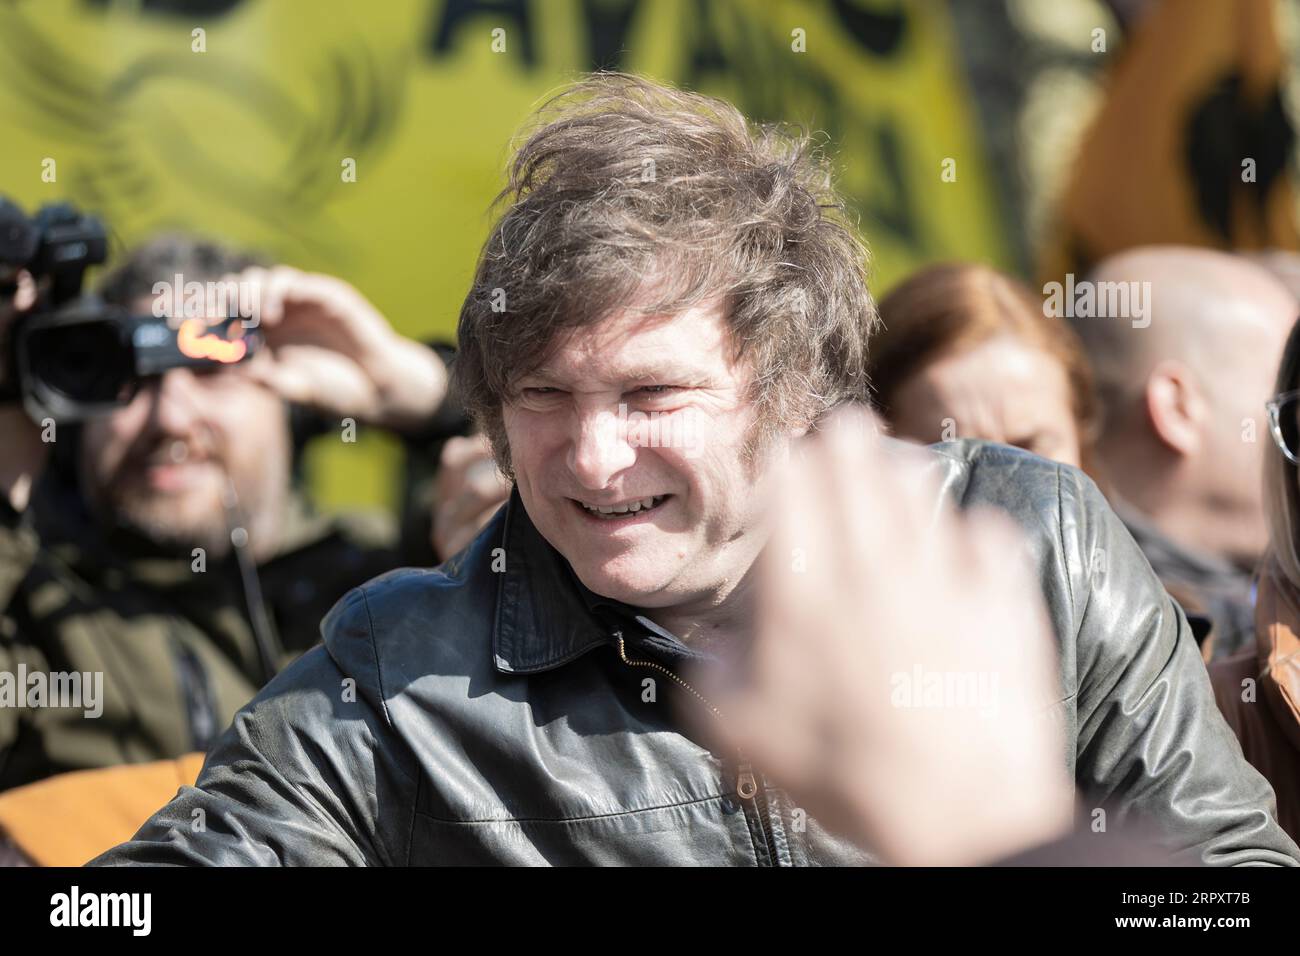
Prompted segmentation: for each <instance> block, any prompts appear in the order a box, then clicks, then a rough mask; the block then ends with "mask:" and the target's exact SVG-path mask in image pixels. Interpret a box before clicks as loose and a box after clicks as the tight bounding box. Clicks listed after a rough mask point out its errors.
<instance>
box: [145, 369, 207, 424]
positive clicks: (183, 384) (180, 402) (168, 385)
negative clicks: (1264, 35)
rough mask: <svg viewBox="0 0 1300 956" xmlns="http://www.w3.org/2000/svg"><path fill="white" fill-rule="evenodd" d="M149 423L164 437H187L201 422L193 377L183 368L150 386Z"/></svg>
mask: <svg viewBox="0 0 1300 956" xmlns="http://www.w3.org/2000/svg"><path fill="white" fill-rule="evenodd" d="M150 387H151V388H152V389H153V419H154V421H155V423H156V424H157V427H158V430H159V431H161V432H163V433H165V434H168V435H178V436H179V435H188V434H189V433H191V432H193V431H194V430H195V429H197V428H198V427H199V426H200V425H201V423H202V422H203V413H204V409H203V401H202V399H203V396H202V389H201V388H200V387H199V382H198V379H197V377H196V376H195V375H194V373H193V372H191V371H190V370H189V369H186V368H174V369H171V370H169V371H167V372H164V373H163V374H162V376H161V377H160V378H158V379H156V380H155V381H154V382H152V383H151V385H150Z"/></svg>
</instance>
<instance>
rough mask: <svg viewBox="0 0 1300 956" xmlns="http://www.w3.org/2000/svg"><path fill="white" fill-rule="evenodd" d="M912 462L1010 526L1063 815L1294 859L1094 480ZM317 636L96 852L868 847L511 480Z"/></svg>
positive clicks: (202, 855) (342, 608) (337, 858)
mask: <svg viewBox="0 0 1300 956" xmlns="http://www.w3.org/2000/svg"><path fill="white" fill-rule="evenodd" d="M930 460H931V461H932V463H933V467H935V468H936V469H938V470H939V471H940V473H941V476H942V480H943V484H944V486H945V489H946V491H947V493H948V494H950V495H952V497H953V498H954V499H955V500H956V501H957V502H958V503H959V504H960V505H961V506H963V507H966V506H970V505H975V504H988V505H994V506H997V507H1000V508H1003V509H1005V510H1006V511H1007V512H1009V513H1010V514H1011V515H1012V516H1013V517H1014V518H1015V519H1016V520H1017V521H1018V522H1019V523H1020V524H1021V525H1022V526H1023V528H1024V529H1025V531H1026V532H1027V533H1028V535H1029V538H1030V540H1031V543H1032V546H1033V549H1034V555H1035V558H1036V562H1037V568H1038V576H1039V580H1040V583H1041V586H1042V590H1043V594H1044V596H1045V598H1046V602H1047V606H1048V608H1049V611H1050V615H1051V621H1052V624H1053V626H1054V629H1055V632H1056V637H1057V639H1058V641H1059V644H1060V701H1059V702H1058V703H1057V704H1056V713H1055V714H1054V715H1053V716H1055V717H1056V718H1058V719H1059V720H1060V721H1061V722H1062V723H1063V725H1064V726H1065V728H1066V732H1067V740H1068V747H1067V752H1066V753H1064V754H1062V758H1063V759H1064V760H1065V761H1066V763H1067V764H1068V766H1069V768H1070V770H1071V771H1072V773H1073V774H1074V776H1075V778H1076V780H1077V784H1078V789H1079V795H1080V800H1081V806H1082V807H1083V809H1084V811H1085V812H1086V811H1090V810H1091V808H1094V807H1101V806H1105V807H1107V808H1108V813H1109V815H1110V818H1109V821H1108V823H1107V826H1108V828H1109V829H1112V830H1113V829H1116V828H1118V827H1120V826H1122V825H1123V824H1125V823H1126V822H1132V821H1135V820H1141V821H1143V822H1146V823H1154V824H1156V825H1157V826H1159V827H1160V828H1161V829H1162V830H1163V832H1164V835H1165V837H1164V838H1165V841H1166V842H1165V846H1166V847H1167V848H1168V850H1169V851H1170V852H1171V853H1172V854H1173V856H1174V858H1175V860H1180V861H1183V860H1186V861H1194V862H1197V861H1199V862H1204V863H1212V864H1237V863H1273V864H1286V865H1295V864H1296V863H1297V862H1298V861H1300V851H1297V848H1296V846H1295V844H1294V843H1292V842H1291V840H1290V839H1289V838H1288V837H1287V836H1286V834H1284V833H1283V832H1282V830H1281V829H1280V828H1279V827H1278V825H1277V823H1276V822H1275V820H1274V819H1273V793H1272V791H1271V789H1270V788H1269V785H1268V783H1267V782H1265V780H1264V779H1263V778H1262V777H1261V776H1260V775H1259V774H1258V773H1257V772H1256V771H1255V770H1254V769H1252V768H1251V766H1250V765H1249V764H1248V763H1246V761H1245V760H1244V759H1243V758H1242V755H1241V750H1240V748H1239V747H1238V745H1237V741H1236V739H1235V738H1234V737H1233V735H1232V732H1231V731H1230V730H1229V729H1228V727H1227V725H1226V724H1225V723H1224V721H1223V718H1222V717H1221V716H1220V715H1219V712H1218V710H1217V709H1216V707H1215V703H1214V698H1213V696H1212V694H1211V691H1210V684H1209V680H1208V678H1207V676H1206V671H1205V667H1204V665H1203V664H1202V662H1201V659H1200V657H1199V656H1198V653H1197V649H1196V645H1195V643H1194V641H1193V640H1192V637H1191V634H1190V632H1189V630H1188V626H1187V621H1186V618H1185V617H1184V615H1183V613H1182V612H1181V610H1179V608H1178V607H1177V605H1176V604H1175V603H1174V602H1173V601H1171V600H1170V598H1169V597H1168V596H1167V595H1166V593H1165V592H1164V590H1163V589H1162V588H1161V586H1160V584H1159V582H1158V581H1157V580H1156V578H1155V576H1154V575H1153V574H1152V572H1151V568H1150V566H1149V565H1148V564H1147V562H1146V560H1145V558H1143V557H1142V555H1141V553H1140V552H1139V551H1138V549H1137V547H1136V546H1135V545H1134V543H1133V540H1132V538H1131V537H1130V536H1129V534H1128V532H1127V531H1126V530H1125V529H1124V527H1123V525H1122V524H1121V523H1120V522H1119V520H1118V519H1117V518H1116V517H1115V515H1114V514H1113V513H1112V512H1111V510H1110V508H1109V507H1108V506H1107V505H1106V503H1105V501H1104V500H1103V499H1102V498H1101V496H1100V494H1099V493H1098V491H1097V490H1096V488H1095V487H1094V486H1093V484H1092V483H1091V482H1090V481H1089V480H1088V479H1087V478H1086V477H1085V476H1084V475H1082V474H1081V473H1080V472H1078V471H1076V470H1074V469H1072V468H1069V467H1066V466H1062V465H1057V464H1055V463H1052V462H1048V461H1045V460H1043V459H1041V458H1037V457H1034V456H1032V455H1029V454H1027V453H1024V452H1020V451H1017V450H1014V449H1010V448H1005V447H1002V446H998V445H991V444H985V443H980V442H957V443H952V444H948V445H942V446H936V447H935V449H934V453H933V454H932V455H931V457H930ZM917 613H924V609H921V608H918V610H917ZM322 631H323V633H324V638H325V640H324V646H322V647H317V648H315V649H314V650H312V651H310V652H309V653H307V654H306V655H305V656H304V657H303V658H301V659H300V660H299V661H298V662H296V663H295V664H293V665H292V666H291V667H289V668H288V669H287V670H286V671H284V672H283V673H282V674H280V675H279V676H278V677H277V678H275V679H274V680H273V681H272V682H271V683H270V684H269V685H268V686H267V687H266V688H265V689H264V690H263V691H262V692H261V693H260V694H259V695H258V696H257V698H256V699H255V700H253V701H252V702H251V703H250V704H249V705H248V706H247V707H245V708H244V709H243V711H241V712H240V714H239V715H238V716H237V717H236V718H235V721H234V723H233V725H232V726H231V727H230V728H229V729H228V730H227V731H226V733H225V735H224V736H223V737H222V738H221V740H220V741H219V742H218V743H217V745H216V746H215V747H214V749H213V750H212V752H211V753H210V755H209V757H208V760H207V764H206V766H205V767H204V769H203V772H202V774H201V776H200V777H199V780H198V783H197V787H195V788H185V789H183V790H182V791H181V792H180V793H179V794H178V795H177V797H176V798H175V799H173V800H172V802H171V803H169V804H168V805H167V806H166V807H164V808H163V809H161V810H160V811H158V813H156V814H155V815H154V817H153V818H152V819H151V820H149V821H148V822H147V823H146V824H145V826H144V827H143V828H142V829H141V830H140V832H139V833H138V834H136V836H135V838H134V839H133V840H132V841H131V842H129V843H126V844H123V845H122V846H120V847H117V848H115V849H113V850H111V851H109V852H108V853H106V854H104V855H103V856H101V857H99V858H98V859H97V860H96V861H94V862H95V863H97V864H131V863H136V864H167V863H170V864H392V865H401V864H415V865H421V864H424V865H427V864H463V863H523V864H541V863H592V864H621V863H637V864H683V863H689V864H739V865H755V864H773V863H793V864H822V863H853V862H869V861H870V860H871V859H872V858H871V855H870V853H869V852H867V851H864V850H861V849H858V848H856V847H854V846H852V845H850V844H849V843H847V842H845V841H843V840H840V839H837V838H836V837H834V836H832V835H831V834H829V833H828V832H826V831H825V830H824V829H822V828H821V827H820V826H819V825H818V824H817V821H816V820H814V819H811V818H808V817H807V816H806V815H805V814H803V813H802V811H800V810H799V808H798V807H795V806H793V805H792V804H791V801H790V800H789V799H788V797H787V796H786V795H785V794H784V793H782V792H781V791H779V790H778V789H775V787H774V786H772V785H770V784H769V783H768V782H767V781H765V780H763V779H762V778H761V776H760V777H759V779H758V783H759V789H758V793H757V794H756V795H755V796H754V797H752V798H750V799H743V798H741V797H740V796H739V795H738V788H737V785H736V784H737V779H738V778H737V774H736V768H734V767H733V766H731V765H730V762H729V760H728V759H727V758H726V757H725V756H723V757H717V756H714V755H713V754H711V753H710V751H709V750H708V749H707V748H706V747H705V746H703V745H702V744H701V743H698V742H696V741H695V740H693V739H691V738H690V737H688V736H686V735H685V734H684V733H683V732H681V730H680V728H679V726H678V724H677V723H676V722H675V708H676V707H681V706H688V705H690V702H689V701H687V702H686V703H682V702H680V700H679V701H678V702H676V703H672V702H671V698H672V696H673V695H674V694H676V695H678V697H679V698H683V697H684V692H683V691H682V690H681V689H680V688H679V687H677V686H676V684H675V682H674V681H673V680H672V679H671V678H670V677H668V676H667V673H666V672H668V671H671V672H673V673H678V672H679V665H680V664H681V663H683V662H684V661H685V660H686V658H688V657H689V656H690V654H691V652H690V651H689V649H687V648H686V647H685V646H683V645H682V644H681V643H680V642H678V641H676V640H675V639H674V638H673V637H672V636H671V635H668V634H666V633H664V632H662V631H659V630H658V629H656V628H654V627H653V626H652V625H649V624H648V622H647V621H645V620H644V619H640V618H638V617H636V616H635V612H633V611H631V610H630V609H619V608H617V607H614V606H612V605H608V604H604V605H603V604H602V602H600V601H599V599H596V598H595V597H594V596H593V595H591V594H589V593H587V592H585V591H584V590H583V589H582V588H581V587H580V586H579V585H578V584H577V582H576V579H575V578H574V576H573V574H572V572H571V571H570V570H569V568H568V566H567V564H566V563H565V562H564V561H563V560H562V559H561V558H560V556H559V555H558V554H557V553H556V552H555V551H554V550H553V549H551V548H550V546H549V545H547V543H546V542H545V541H544V540H543V539H542V538H541V536H540V534H539V533H538V532H537V531H536V529H535V528H534V527H533V525H532V524H531V522H530V521H529V520H528V517H527V514H526V513H525V512H524V509H523V508H522V506H521V504H520V502H519V499H518V497H517V496H516V497H514V498H513V499H512V500H511V502H510V503H509V505H508V506H507V507H506V508H504V509H503V510H502V512H501V513H500V514H498V516H497V517H496V518H495V519H494V520H493V521H492V523H491V524H490V525H489V526H488V527H487V528H486V529H485V530H484V531H483V533H482V534H481V535H480V536H479V537H478V539H477V540H476V541H475V542H474V543H473V544H472V545H471V546H470V548H469V549H468V550H467V551H466V552H465V553H463V554H462V555H460V556H459V557H458V558H457V559H454V560H453V561H451V562H448V563H447V564H446V565H444V566H443V567H441V568H439V569H434V570H403V571H397V572H393V573H391V574H388V575H386V576H384V577H381V578H379V579H377V580H375V581H373V582H371V583H370V584H368V585H365V586H364V587H361V588H358V589H356V590H353V591H352V592H350V593H349V594H348V595H347V596H346V597H344V598H343V599H342V600H341V601H340V602H339V603H338V605H337V606H336V607H335V608H334V609H333V610H332V611H331V612H330V614H329V616H328V617H327V618H326V620H325V622H324V623H323V625H322ZM620 637H621V638H623V641H624V648H623V652H622V653H620V649H619V646H618V641H619V638H620ZM628 661H643V662H648V663H641V664H638V663H628ZM647 679H650V680H653V681H655V682H656V684H654V685H648V684H646V683H645V681H646V680H647ZM651 686H653V687H654V693H653V694H651V693H649V692H648V690H647V688H648V687H651ZM651 698H653V699H651ZM741 789H743V788H741ZM1087 819H1092V815H1091V813H1088V816H1087Z"/></svg>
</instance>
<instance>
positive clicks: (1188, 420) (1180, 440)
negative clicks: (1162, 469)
mask: <svg viewBox="0 0 1300 956" xmlns="http://www.w3.org/2000/svg"><path fill="white" fill-rule="evenodd" d="M1144 398H1145V403H1146V412H1147V419H1148V420H1149V421H1150V423H1151V430H1152V431H1153V432H1154V433H1155V435H1156V437H1157V438H1158V439H1159V440H1160V441H1161V442H1162V443H1163V444H1164V445H1165V446H1166V447H1168V448H1169V449H1170V450H1171V451H1173V452H1175V453H1176V454H1178V455H1181V456H1183V457H1187V456H1190V455H1192V454H1194V453H1195V452H1196V451H1197V450H1198V449H1199V448H1200V446H1201V442H1202V434H1203V432H1204V429H1205V418H1206V413H1207V408H1206V402H1205V395H1204V393H1203V392H1202V390H1201V388H1200V384H1199V383H1198V382H1197V380H1196V377H1195V376H1194V375H1193V374H1192V371H1191V369H1189V368H1188V367H1187V366H1186V365H1184V364H1182V363H1181V362H1176V361H1174V360H1172V359H1166V360H1164V361H1162V362H1160V363H1158V364H1157V365H1156V367H1155V368H1153V369H1152V370H1151V374H1150V375H1148V376H1147V384H1146V393H1145V395H1144Z"/></svg>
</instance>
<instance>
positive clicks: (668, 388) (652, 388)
mask: <svg viewBox="0 0 1300 956" xmlns="http://www.w3.org/2000/svg"><path fill="white" fill-rule="evenodd" d="M677 389H678V386H676V385H642V386H641V387H640V388H638V389H637V391H638V392H640V393H641V394H643V395H663V394H665V393H666V392H675V391H677Z"/></svg>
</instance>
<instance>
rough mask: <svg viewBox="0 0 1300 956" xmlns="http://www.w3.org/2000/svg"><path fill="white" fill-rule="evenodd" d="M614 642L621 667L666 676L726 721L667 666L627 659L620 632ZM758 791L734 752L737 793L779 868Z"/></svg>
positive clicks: (752, 776) (745, 763) (746, 766)
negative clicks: (750, 809) (752, 815)
mask: <svg viewBox="0 0 1300 956" xmlns="http://www.w3.org/2000/svg"><path fill="white" fill-rule="evenodd" d="M614 639H615V640H616V641H617V642H618V656H619V659H620V660H621V661H622V662H623V663H624V664H626V665H628V666H629V667H649V668H651V669H652V670H656V671H659V673H661V674H663V675H664V676H666V677H667V678H668V679H669V680H672V681H673V682H674V683H676V684H677V686H678V687H680V688H682V690H684V691H686V692H687V693H688V694H690V695H691V696H692V697H694V698H695V699H696V700H698V701H699V702H700V703H701V704H703V705H704V706H705V707H706V708H707V709H708V711H709V713H711V714H712V715H713V716H714V717H715V718H717V720H719V721H720V722H722V723H725V722H726V718H725V717H723V716H722V711H720V710H718V708H717V707H715V706H713V703H712V702H711V701H710V700H709V699H708V698H707V697H705V696H704V695H703V694H701V693H700V692H699V691H698V690H696V689H695V688H694V687H692V686H691V685H690V684H688V683H686V681H684V680H682V679H681V678H680V677H678V676H677V675H676V674H674V673H673V672H672V671H670V670H669V669H668V668H667V667H664V666H663V665H662V664H659V663H657V662H655V661H645V660H634V659H631V658H629V657H628V656H627V647H626V645H625V644H624V641H623V632H622V630H616V631H614ZM758 791H759V786H758V775H757V774H756V773H755V772H754V768H753V767H752V766H751V765H750V763H749V761H748V760H746V759H745V755H744V753H743V752H741V751H737V752H736V794H737V795H738V796H739V797H740V798H741V799H742V800H744V801H745V802H747V803H749V804H750V806H752V807H753V808H754V819H755V820H757V821H758V829H759V832H760V833H761V834H762V837H763V848H764V850H765V851H766V853H767V858H768V861H769V862H770V863H771V865H773V866H779V865H780V857H779V856H778V855H777V851H776V841H775V839H773V837H772V836H771V835H770V833H769V832H768V830H769V828H768V825H767V823H766V822H765V821H764V819H763V809H764V808H763V807H760V806H759V802H758V800H757V799H756V798H757V796H758ZM764 802H765V803H766V804H767V807H769V808H770V806H771V804H770V803H769V802H767V801H766V800H765V801H764ZM769 812H770V809H769Z"/></svg>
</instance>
